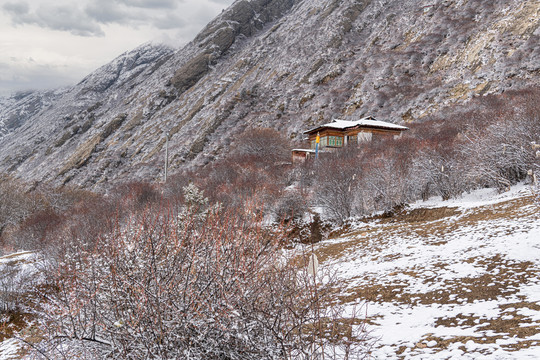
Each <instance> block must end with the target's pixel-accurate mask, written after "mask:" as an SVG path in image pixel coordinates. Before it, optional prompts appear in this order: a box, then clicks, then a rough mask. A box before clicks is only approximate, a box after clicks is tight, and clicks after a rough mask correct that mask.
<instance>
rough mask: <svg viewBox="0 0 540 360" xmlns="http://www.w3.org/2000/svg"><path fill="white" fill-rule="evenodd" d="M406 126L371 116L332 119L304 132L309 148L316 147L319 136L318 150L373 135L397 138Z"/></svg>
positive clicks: (369, 139)
mask: <svg viewBox="0 0 540 360" xmlns="http://www.w3.org/2000/svg"><path fill="white" fill-rule="evenodd" d="M406 130H408V128H407V127H405V126H401V125H395V124H392V123H388V122H383V121H379V120H375V119H374V118H372V117H367V118H363V119H360V120H357V121H348V120H334V121H332V122H331V123H328V124H323V125H321V126H318V127H316V128H314V129H311V130H308V131H306V132H304V134H307V135H308V140H309V144H310V149H311V150H314V149H315V148H316V138H317V136H319V138H320V142H319V150H320V151H324V150H327V151H328V150H332V149H336V148H341V147H344V146H346V145H349V144H358V143H363V142H369V141H371V140H372V138H373V136H381V135H384V136H393V137H394V138H398V137H400V136H401V135H402V133H403V132H404V131H406Z"/></svg>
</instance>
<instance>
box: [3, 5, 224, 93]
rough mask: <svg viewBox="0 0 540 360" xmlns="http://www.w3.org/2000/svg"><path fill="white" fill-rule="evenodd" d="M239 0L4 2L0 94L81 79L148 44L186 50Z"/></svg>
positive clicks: (55, 85)
mask: <svg viewBox="0 0 540 360" xmlns="http://www.w3.org/2000/svg"><path fill="white" fill-rule="evenodd" d="M232 3H233V0H78V1H72V0H32V1H24V0H22V1H16V0H15V1H14V0H7V1H6V0H0V72H1V76H0V93H2V92H5V91H15V90H22V89H28V88H34V89H35V88H39V89H42V88H53V87H58V86H63V85H68V84H74V83H76V82H78V81H80V80H81V79H82V78H83V77H84V76H86V75H88V74H89V73H90V72H91V71H93V70H95V69H96V68H98V67H99V66H101V65H103V64H105V63H107V62H109V61H111V60H112V59H114V58H115V57H116V56H118V55H120V54H121V53H123V52H125V51H128V50H131V49H133V48H135V47H137V46H139V45H140V44H142V43H145V42H148V41H160V42H165V43H167V44H169V45H173V46H176V47H178V46H181V45H182V44H185V43H187V42H189V41H190V40H192V39H193V38H194V37H195V35H196V34H197V32H198V31H200V30H201V29H202V28H203V27H204V26H205V25H206V24H207V23H208V22H209V21H210V20H211V19H212V18H214V17H215V16H216V15H217V14H219V13H220V12H221V10H222V9H223V8H225V7H227V6H228V5H230V4H232Z"/></svg>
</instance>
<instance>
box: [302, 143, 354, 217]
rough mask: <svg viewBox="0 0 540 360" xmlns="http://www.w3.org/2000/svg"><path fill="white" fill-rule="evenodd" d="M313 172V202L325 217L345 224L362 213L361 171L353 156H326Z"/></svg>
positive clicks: (352, 153) (351, 154)
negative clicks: (360, 207)
mask: <svg viewBox="0 0 540 360" xmlns="http://www.w3.org/2000/svg"><path fill="white" fill-rule="evenodd" d="M325 155H326V157H325V158H323V159H321V160H320V161H319V162H318V163H317V164H316V166H315V167H314V169H313V175H312V176H314V177H315V179H316V180H315V186H314V192H313V197H314V198H313V201H314V203H315V205H317V206H320V207H321V208H322V209H323V211H324V214H325V216H326V217H328V218H330V219H332V220H335V221H338V222H339V223H343V222H345V221H346V220H347V219H349V218H350V217H351V216H355V215H358V214H359V213H361V209H359V207H358V206H359V205H360V206H361V204H362V202H361V201H362V199H361V196H362V193H361V191H359V188H358V186H359V179H360V177H361V176H362V170H361V168H360V167H359V161H358V158H357V157H356V153H355V152H353V151H351V153H350V154H330V155H328V154H325Z"/></svg>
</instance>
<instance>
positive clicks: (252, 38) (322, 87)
mask: <svg viewBox="0 0 540 360" xmlns="http://www.w3.org/2000/svg"><path fill="white" fill-rule="evenodd" d="M426 5H429V6H426ZM539 18H540V5H539V4H538V3H536V2H534V1H525V2H520V1H510V2H508V1H494V2H490V3H485V2H482V1H477V0H476V1H474V0H469V1H463V0H455V1H451V0H446V1H440V2H434V3H427V2H425V1H418V0H410V1H394V0H387V1H378V2H374V1H367V0H366V1H352V0H348V1H330V0H314V1H301V0H253V1H247V0H239V1H236V2H235V3H233V5H231V7H230V8H229V9H227V10H225V11H224V12H223V13H222V14H220V15H218V17H216V19H214V20H213V21H212V22H210V23H209V24H208V25H207V27H205V28H204V29H203V30H202V31H201V32H200V33H199V34H198V35H197V36H196V37H195V39H194V40H193V41H192V42H190V43H189V44H187V45H186V46H185V47H184V48H182V49H181V50H178V51H173V50H172V49H167V50H165V48H162V50H160V51H156V53H155V56H151V55H148V54H152V51H150V50H148V51H149V52H148V54H147V56H149V59H150V61H149V62H146V63H145V64H144V68H139V69H138V70H136V69H131V68H130V67H129V61H128V62H127V63H122V61H121V60H118V59H117V60H114V61H113V62H112V63H110V64H107V65H105V66H104V67H102V68H100V70H98V71H96V72H94V73H93V74H91V75H89V76H88V77H87V78H85V79H84V80H83V81H81V83H79V84H78V85H76V86H75V87H73V88H72V89H71V90H69V91H68V92H67V93H64V94H63V95H62V96H61V99H60V100H58V101H57V102H56V103H55V105H54V106H52V107H50V106H49V108H47V109H42V111H41V112H40V113H39V114H32V115H31V116H30V117H29V118H28V119H26V120H24V121H21V123H22V122H24V123H25V124H24V125H22V126H20V127H18V128H17V129H14V130H13V131H12V133H11V135H9V136H4V137H3V138H2V139H0V147H1V148H2V149H4V151H2V154H1V155H0V170H1V171H8V172H11V173H13V174H16V175H17V176H19V177H22V178H24V179H27V180H33V181H39V182H41V181H51V182H53V183H56V184H67V183H70V184H74V185H78V186H83V187H94V186H97V187H103V186H106V184H107V183H109V182H111V181H112V182H117V181H128V180H133V179H146V180H157V179H159V178H160V177H161V175H162V173H161V172H162V157H163V152H164V149H163V147H164V144H165V139H164V134H165V133H166V132H169V133H170V134H171V138H170V152H171V168H172V171H174V170H175V169H179V168H182V167H186V166H187V167H193V166H202V165H204V164H207V163H209V162H212V161H213V160H215V159H216V158H219V157H220V156H223V154H224V153H225V152H226V151H227V149H228V147H229V146H230V145H231V144H233V143H234V141H235V138H236V137H237V135H238V134H240V133H242V132H243V131H244V130H245V129H246V128H248V127H271V128H275V129H279V130H280V131H282V132H283V133H285V134H286V135H287V136H289V137H290V138H291V139H293V140H297V141H300V140H301V138H302V132H303V130H305V129H306V128H308V127H312V126H313V125H317V124H320V123H323V122H328V121H329V120H330V119H331V118H334V117H340V118H356V117H361V116H364V115H373V116H375V117H377V118H380V119H381V120H385V121H390V122H394V123H401V122H406V123H409V122H415V121H421V120H422V119H423V118H425V117H426V116H429V115H430V114H435V113H437V112H438V111H440V109H442V108H444V107H447V106H459V105H460V104H463V103H464V102H467V101H468V100H469V99H471V98H473V97H475V96H482V95H485V94H490V93H500V92H503V91H505V90H507V89H515V88H519V87H522V86H531V85H536V84H538V75H540V60H538V59H540V48H539V47H538V46H537V45H536V44H537V43H538V40H540V31H539V25H540V20H539ZM144 53H145V52H144V51H141V54H144ZM141 56H142V57H139V58H142V59H144V56H145V55H141ZM135 63H136V60H135V62H134V64H135ZM115 64H116V65H115ZM120 64H124V65H125V66H126V67H125V68H122V66H120ZM115 66H116V67H115ZM118 66H120V69H119V68H118ZM139 70H140V71H139ZM100 71H101V72H100ZM118 71H120V73H121V74H123V75H119V74H120V73H119V72H118ZM122 76H124V77H122ZM111 86H112V87H111ZM59 119H63V120H59ZM74 130H75V131H74ZM81 130H85V131H81ZM42 138H45V139H51V142H52V143H53V144H52V145H51V144H50V143H48V144H46V143H45V141H44V140H41V141H40V139H42ZM21 143H22V144H24V145H25V146H21Z"/></svg>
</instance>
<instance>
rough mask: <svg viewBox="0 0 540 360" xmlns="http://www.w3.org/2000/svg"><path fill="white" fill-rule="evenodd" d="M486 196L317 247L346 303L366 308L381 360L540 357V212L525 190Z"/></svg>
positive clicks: (415, 212)
mask: <svg viewBox="0 0 540 360" xmlns="http://www.w3.org/2000/svg"><path fill="white" fill-rule="evenodd" d="M480 195H481V197H483V198H476V199H469V200H467V199H462V200H460V201H455V202H453V203H449V204H448V203H442V202H440V203H436V202H435V203H433V202H432V203H426V204H417V205H415V206H413V207H411V208H409V209H408V210H405V211H404V212H403V213H401V214H399V215H397V216H395V217H392V218H378V219H377V218H372V219H368V220H365V221H364V222H361V223H359V224H357V225H356V226H354V227H353V229H349V230H347V231H344V232H342V233H340V234H336V235H334V237H333V238H332V236H331V239H330V240H328V241H325V242H323V243H321V244H320V245H319V246H318V249H317V252H318V257H319V259H320V261H321V263H322V264H323V265H327V266H328V265H332V266H335V267H337V268H338V270H339V273H340V277H341V278H342V284H343V287H342V289H340V293H341V294H342V295H341V296H340V300H341V301H342V302H343V303H344V304H352V303H355V302H363V301H366V302H367V308H368V310H367V313H368V321H369V323H370V325H371V326H370V327H371V330H372V332H373V335H374V336H375V337H378V338H380V340H379V342H378V344H377V346H376V348H375V350H374V351H373V356H374V358H376V359H393V358H397V359H409V358H422V359H426V358H429V359H439V358H440V359H448V358H454V357H455V358H456V359H461V358H470V359H481V358H482V359H483V358H485V359H492V358H493V359H495V358H497V359H499V358H502V359H522V358H528V357H529V356H530V357H531V358H537V357H540V208H539V207H538V205H537V204H536V205H535V204H534V201H533V197H532V196H531V195H530V192H529V191H528V189H527V188H526V187H522V188H521V189H520V190H514V191H513V192H512V193H511V194H508V193H507V194H501V195H497V194H495V193H493V192H490V193H488V192H487V191H483V192H481V193H480ZM476 196H479V195H478V193H477V194H476Z"/></svg>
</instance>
